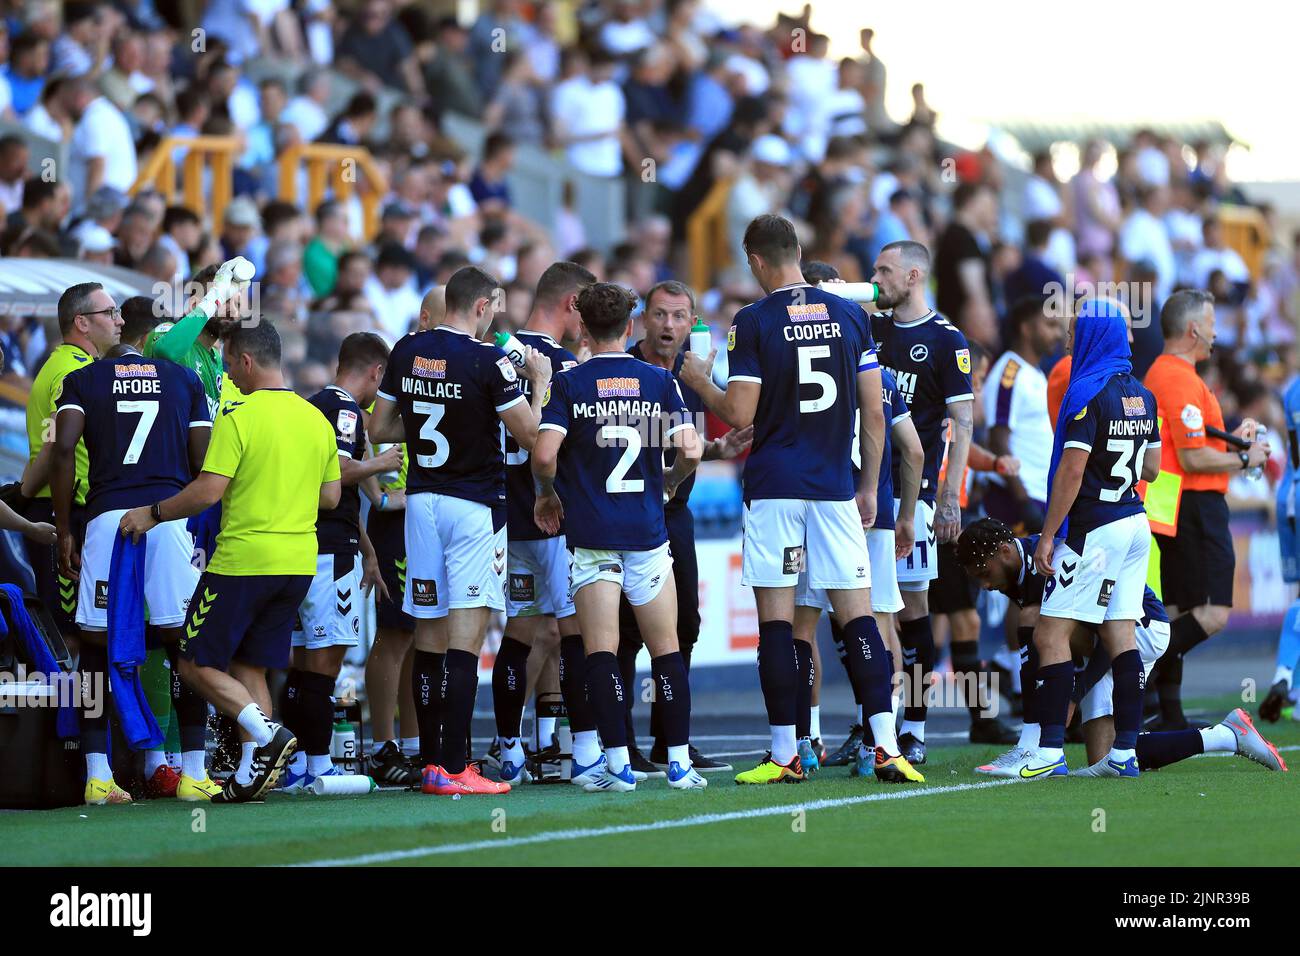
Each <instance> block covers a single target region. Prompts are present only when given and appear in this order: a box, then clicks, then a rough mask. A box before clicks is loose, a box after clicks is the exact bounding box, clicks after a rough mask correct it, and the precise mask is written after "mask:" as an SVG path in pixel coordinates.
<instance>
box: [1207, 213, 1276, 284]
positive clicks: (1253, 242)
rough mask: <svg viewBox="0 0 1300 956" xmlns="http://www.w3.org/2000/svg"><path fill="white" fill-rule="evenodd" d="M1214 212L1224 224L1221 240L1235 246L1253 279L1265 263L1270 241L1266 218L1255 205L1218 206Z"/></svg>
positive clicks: (1258, 274) (1257, 276) (1257, 275)
mask: <svg viewBox="0 0 1300 956" xmlns="http://www.w3.org/2000/svg"><path fill="white" fill-rule="evenodd" d="M1217 215H1218V217H1219V223H1220V224H1221V225H1222V227H1223V242H1224V244H1225V245H1226V246H1228V248H1230V249H1235V250H1236V252H1237V255H1239V256H1241V258H1242V260H1243V261H1244V262H1245V263H1246V268H1247V269H1249V270H1250V277H1251V278H1252V279H1259V277H1260V273H1261V271H1262V270H1263V267H1264V256H1265V255H1266V254H1267V252H1268V245H1269V242H1270V241H1271V237H1270V236H1269V228H1268V222H1267V220H1265V219H1264V214H1263V213H1262V212H1260V211H1259V210H1258V209H1256V208H1255V207H1254V206H1231V205H1228V204H1226V203H1225V204H1224V205H1222V206H1220V207H1219V209H1218V212H1217Z"/></svg>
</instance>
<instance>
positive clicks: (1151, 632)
mask: <svg viewBox="0 0 1300 956" xmlns="http://www.w3.org/2000/svg"><path fill="white" fill-rule="evenodd" d="M1144 593H1145V592H1144ZM1133 634H1134V637H1135V638H1136V639H1137V649H1138V656H1139V657H1141V658H1142V675H1143V676H1142V680H1143V682H1144V684H1145V681H1146V679H1147V678H1148V677H1150V676H1151V668H1152V667H1154V666H1155V664H1156V661H1158V660H1160V658H1161V656H1162V655H1163V654H1164V652H1165V649H1166V648H1168V647H1169V622H1168V621H1151V622H1150V623H1149V624H1148V625H1147V626H1146V627H1143V626H1142V622H1141V621H1140V620H1139V621H1138V623H1137V627H1135V628H1134V630H1133ZM1114 690H1115V675H1114V674H1113V673H1111V670H1110V668H1109V667H1108V668H1106V673H1105V674H1103V675H1102V676H1101V678H1100V679H1098V681H1097V683H1095V684H1093V685H1092V687H1091V688H1090V689H1089V690H1088V692H1087V693H1086V694H1084V695H1083V700H1081V701H1080V702H1079V719H1080V720H1081V721H1083V723H1085V724H1086V723H1087V722H1088V721H1090V720H1096V719H1097V718H1098V717H1109V716H1110V715H1111V714H1113V713H1114V712H1115V705H1114V701H1113V700H1112V695H1113V693H1114Z"/></svg>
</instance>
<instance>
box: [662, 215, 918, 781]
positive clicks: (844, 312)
mask: <svg viewBox="0 0 1300 956" xmlns="http://www.w3.org/2000/svg"><path fill="white" fill-rule="evenodd" d="M744 247H745V254H746V256H747V257H748V261H749V268H750V271H751V272H752V273H753V274H754V277H755V278H756V279H757V280H758V283H759V285H760V286H761V287H762V288H763V290H764V291H765V292H766V293H767V295H766V296H765V297H764V298H762V299H760V300H759V301H758V302H755V303H753V304H752V305H748V306H746V307H745V308H743V309H741V310H740V311H739V312H737V313H736V321H735V325H733V326H732V328H731V332H730V334H729V336H728V341H727V349H728V351H729V353H730V361H729V365H730V371H729V374H730V377H729V379H728V382H727V389H726V391H723V390H722V389H720V388H718V387H717V386H716V385H714V384H713V381H712V379H711V377H710V369H711V363H712V355H710V358H709V359H708V360H701V359H700V358H699V357H698V356H694V355H691V354H687V355H686V357H685V358H684V360H683V362H682V370H681V373H680V377H681V380H682V381H683V382H685V383H686V384H687V385H688V386H690V387H691V388H693V389H694V390H695V391H696V392H697V393H699V395H700V397H701V398H702V399H703V400H704V403H705V404H706V405H707V406H708V407H709V410H710V411H712V412H713V413H714V414H716V415H717V416H718V417H719V418H721V419H722V420H723V421H725V422H727V423H728V424H729V425H731V426H733V427H735V428H743V427H745V426H747V425H749V424H751V423H752V424H753V426H754V444H753V451H752V452H751V453H750V456H749V460H748V462H747V463H746V465H745V474H744V500H745V528H744V534H745V539H744V555H743V559H742V573H741V580H742V581H743V583H745V584H747V585H750V586H752V587H753V588H754V598H755V601H756V603H757V605H758V621H759V625H758V626H759V637H758V642H759V643H758V674H759V683H760V685H761V687H762V690H763V698H764V700H765V702H766V704H767V712H768V723H769V725H770V728H771V734H772V750H771V753H770V754H769V755H768V756H767V758H765V759H764V760H763V761H762V762H761V763H760V764H759V765H758V766H757V767H755V768H754V769H753V770H748V771H745V772H743V773H741V774H739V775H737V777H736V782H737V783H744V784H749V783H753V784H761V783H779V782H783V781H798V780H803V779H804V777H805V775H804V771H803V766H802V763H801V761H800V760H799V757H798V754H797V745H796V740H795V716H796V712H797V710H798V706H797V694H798V686H799V683H798V682H799V681H801V680H804V681H806V680H808V679H809V678H810V676H811V649H809V651H808V652H807V653H806V654H805V653H804V652H803V651H802V650H801V651H800V652H799V653H798V654H796V646H795V640H794V604H795V586H796V585H797V584H798V582H799V573H800V571H801V570H803V569H804V567H805V561H806V567H807V572H808V583H809V584H810V585H811V586H812V587H815V588H824V589H826V591H827V594H828V597H829V598H830V601H831V604H832V606H833V607H834V610H835V616H836V617H837V618H838V619H839V620H840V621H841V622H844V623H843V627H844V632H845V643H846V645H847V649H848V650H847V653H848V660H847V666H848V670H849V675H850V681H851V682H852V683H853V686H854V691H855V696H858V697H860V699H861V700H862V701H863V705H864V706H863V711H864V713H865V714H866V715H867V716H868V718H869V722H870V724H871V728H872V731H873V732H874V734H875V740H876V745H877V747H876V754H875V765H874V768H875V775H876V777H877V778H878V779H880V780H886V781H890V782H901V781H905V780H911V781H920V780H922V779H923V778H922V777H921V775H920V774H919V773H917V772H916V771H915V770H914V769H912V767H911V765H910V764H908V763H907V761H906V760H904V759H903V758H902V756H901V755H900V754H899V751H898V742H897V740H896V738H895V734H894V712H893V705H892V702H891V699H890V678H891V676H892V673H893V665H892V663H891V662H890V659H889V658H890V655H889V652H888V651H887V650H886V648H885V643H884V640H883V639H882V638H881V636H880V630H879V628H877V626H876V621H875V618H873V617H872V616H871V570H870V560H869V558H868V554H867V540H866V535H865V533H864V530H863V529H864V528H868V527H871V525H872V524H874V522H875V516H876V514H875V512H876V505H877V502H876V484H877V479H878V476H879V470H880V467H881V461H880V459H881V451H882V449H883V446H884V440H883V439H884V416H883V413H882V411H881V390H880V370H879V365H878V364H877V362H876V360H875V354H874V353H875V347H874V345H873V344H872V341H871V335H870V332H869V331H868V329H867V325H866V323H865V322H864V321H863V319H862V312H861V308H860V307H859V306H858V305H857V304H856V303H853V302H850V301H848V300H847V299H843V298H841V297H839V296H837V295H832V294H831V293H829V292H823V291H821V290H819V289H817V288H814V287H813V286H811V285H809V284H808V283H806V282H804V281H803V274H802V273H801V272H800V269H799V260H800V249H799V241H798V239H797V238H796V237H795V231H794V226H793V225H791V223H790V222H789V221H787V220H785V219H782V218H781V217H780V216H770V215H769V216H759V217H758V218H757V219H755V220H753V221H752V222H751V223H750V224H749V226H748V228H747V229H746V230H745V238H744ZM859 409H862V410H863V416H864V417H863V427H862V429H861V433H860V441H861V452H862V471H861V473H860V475H859V476H858V478H857V480H856V481H855V480H854V475H853V461H852V455H851V449H852V444H853V432H854V424H855V421H856V420H857V417H858V414H859ZM855 498H856V502H857V504H856V507H855ZM799 643H800V644H801V645H802V644H803V642H799ZM804 646H806V645H804Z"/></svg>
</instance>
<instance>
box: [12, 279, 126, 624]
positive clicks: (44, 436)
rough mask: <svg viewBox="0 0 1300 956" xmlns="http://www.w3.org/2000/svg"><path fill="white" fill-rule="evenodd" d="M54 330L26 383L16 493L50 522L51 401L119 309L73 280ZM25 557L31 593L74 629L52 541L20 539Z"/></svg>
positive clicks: (111, 338)
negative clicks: (24, 458) (54, 338)
mask: <svg viewBox="0 0 1300 956" xmlns="http://www.w3.org/2000/svg"><path fill="white" fill-rule="evenodd" d="M59 332H60V333H61V334H62V335H63V341H62V342H61V343H60V344H59V345H57V346H55V347H54V350H53V351H52V352H51V353H50V357H49V358H47V359H46V360H45V364H44V365H43V366H41V370H40V372H39V373H38V374H37V376H36V381H35V382H33V383H32V391H31V395H30V397H29V398H28V400H27V443H28V464H27V470H26V472H25V474H24V475H23V487H22V493H23V495H24V497H27V498H30V499H32V500H31V501H30V503H28V504H27V506H26V509H25V517H27V519H28V520H30V521H39V522H52V521H53V519H54V509H53V506H52V504H51V500H50V484H49V482H50V462H51V455H50V453H51V450H52V449H53V445H54V403H55V402H56V401H57V399H58V397H59V395H60V394H62V392H63V379H64V377H65V376H66V375H67V374H68V373H69V372H72V371H75V370H76V369H79V368H82V367H84V366H86V365H89V364H90V363H91V362H93V361H94V360H95V359H97V358H99V357H100V356H101V355H103V354H104V353H105V352H107V351H108V350H109V349H111V348H112V347H113V346H114V345H116V344H117V342H118V339H119V337H120V336H121V332H122V311H121V310H120V309H119V308H118V307H117V303H115V302H114V301H113V297H112V296H111V295H109V294H108V293H107V292H105V291H104V287H103V286H102V285H100V284H99V283H98V282H83V283H81V284H80V285H74V286H72V287H71V288H70V289H68V290H67V291H66V292H64V293H63V295H62V296H61V297H60V299H59ZM88 467H89V458H88V457H87V454H86V443H85V442H84V441H80V442H77V452H76V470H75V472H74V475H75V477H74V479H73V489H72V503H73V507H72V513H71V530H72V533H73V536H74V537H75V539H76V542H77V544H76V546H77V549H78V550H80V548H81V540H82V536H83V534H84V532H85V509H86V487H87V481H86V473H87V470H88ZM24 547H25V548H26V550H27V560H28V561H29V562H30V563H31V566H32V572H33V573H34V574H35V576H36V593H37V595H38V596H39V597H40V599H41V601H42V603H44V605H45V606H46V607H47V608H49V609H50V610H52V611H53V612H54V617H55V620H56V621H57V622H58V624H59V629H60V630H61V631H62V632H63V634H64V636H65V637H67V636H71V635H74V634H75V633H76V630H75V628H76V620H75V616H76V612H77V584H76V582H75V581H72V580H70V579H68V578H65V577H63V575H61V574H59V572H58V562H57V559H56V555H55V553H54V552H55V549H54V547H53V546H52V545H46V544H37V543H36V542H34V541H31V540H26V541H25V542H24Z"/></svg>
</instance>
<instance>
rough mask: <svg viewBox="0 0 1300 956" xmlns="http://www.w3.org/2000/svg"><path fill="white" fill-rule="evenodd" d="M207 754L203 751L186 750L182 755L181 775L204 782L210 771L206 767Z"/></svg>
mask: <svg viewBox="0 0 1300 956" xmlns="http://www.w3.org/2000/svg"><path fill="white" fill-rule="evenodd" d="M206 756H207V754H206V753H205V752H204V751H202V750H186V751H184V752H182V753H181V773H183V774H185V776H187V777H193V778H194V779H195V780H202V779H204V778H205V777H207V775H208V769H207V767H206V766H204V758H205V757H206Z"/></svg>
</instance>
